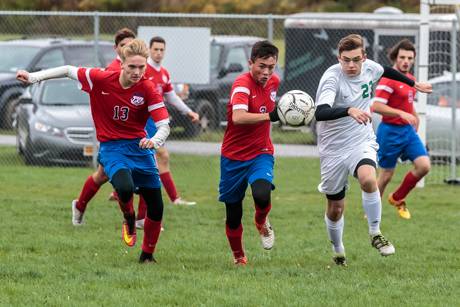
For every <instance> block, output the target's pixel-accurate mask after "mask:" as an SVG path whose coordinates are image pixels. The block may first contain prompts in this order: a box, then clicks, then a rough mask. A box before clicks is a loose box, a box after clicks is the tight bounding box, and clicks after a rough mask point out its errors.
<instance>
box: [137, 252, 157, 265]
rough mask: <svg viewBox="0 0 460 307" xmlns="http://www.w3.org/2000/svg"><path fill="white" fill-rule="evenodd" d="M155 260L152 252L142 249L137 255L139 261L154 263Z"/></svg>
mask: <svg viewBox="0 0 460 307" xmlns="http://www.w3.org/2000/svg"><path fill="white" fill-rule="evenodd" d="M156 262H157V261H156V260H155V258H153V254H150V253H146V252H144V251H142V253H141V255H140V257H139V263H156Z"/></svg>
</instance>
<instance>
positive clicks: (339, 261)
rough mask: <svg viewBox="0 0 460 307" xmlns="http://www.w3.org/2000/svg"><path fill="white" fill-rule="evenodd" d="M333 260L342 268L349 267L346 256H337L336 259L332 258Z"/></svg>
mask: <svg viewBox="0 0 460 307" xmlns="http://www.w3.org/2000/svg"><path fill="white" fill-rule="evenodd" d="M332 260H334V263H335V264H337V265H340V266H344V267H346V266H347V259H346V258H345V255H343V254H337V255H335V256H334V257H332Z"/></svg>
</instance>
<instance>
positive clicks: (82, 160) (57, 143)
mask: <svg viewBox="0 0 460 307" xmlns="http://www.w3.org/2000/svg"><path fill="white" fill-rule="evenodd" d="M18 102H19V105H18V109H17V111H18V113H17V125H16V127H17V128H16V132H17V133H16V138H17V142H16V144H17V151H18V153H19V154H20V155H21V156H22V157H23V158H24V161H25V163H26V164H59V165H67V164H78V165H86V164H89V163H90V162H91V160H92V151H93V137H94V136H93V133H94V128H93V121H92V117H91V111H90V107H89V96H88V95H87V94H86V93H84V92H83V91H81V90H80V89H79V88H78V82H77V81H74V80H71V79H55V80H47V81H43V82H40V83H36V84H34V85H32V86H30V87H28V88H27V89H26V91H25V92H24V93H23V94H22V95H21V96H20V98H19V100H18Z"/></svg>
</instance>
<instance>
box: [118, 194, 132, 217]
mask: <svg viewBox="0 0 460 307" xmlns="http://www.w3.org/2000/svg"><path fill="white" fill-rule="evenodd" d="M118 205H119V206H120V210H121V212H122V213H123V215H124V216H126V215H134V214H135V212H134V206H133V197H131V199H130V200H129V201H128V202H127V203H126V204H123V203H122V202H121V201H120V199H118Z"/></svg>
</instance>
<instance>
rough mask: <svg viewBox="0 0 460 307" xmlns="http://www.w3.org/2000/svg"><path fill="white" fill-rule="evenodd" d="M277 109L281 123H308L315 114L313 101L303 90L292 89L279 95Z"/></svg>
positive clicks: (289, 124)
mask: <svg viewBox="0 0 460 307" xmlns="http://www.w3.org/2000/svg"><path fill="white" fill-rule="evenodd" d="M277 111H278V116H279V118H280V121H281V123H282V124H283V125H288V126H292V127H299V126H304V125H308V124H309V123H310V122H311V120H312V119H313V116H314V115H315V101H314V100H313V98H311V97H310V95H308V94H307V93H305V92H303V91H300V90H292V91H289V92H287V93H285V94H284V95H283V96H281V98H280V100H279V102H278V106H277Z"/></svg>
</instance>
